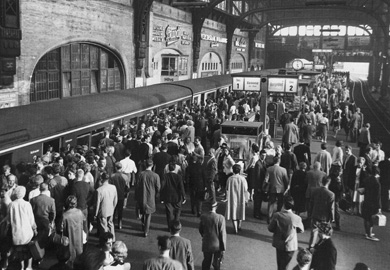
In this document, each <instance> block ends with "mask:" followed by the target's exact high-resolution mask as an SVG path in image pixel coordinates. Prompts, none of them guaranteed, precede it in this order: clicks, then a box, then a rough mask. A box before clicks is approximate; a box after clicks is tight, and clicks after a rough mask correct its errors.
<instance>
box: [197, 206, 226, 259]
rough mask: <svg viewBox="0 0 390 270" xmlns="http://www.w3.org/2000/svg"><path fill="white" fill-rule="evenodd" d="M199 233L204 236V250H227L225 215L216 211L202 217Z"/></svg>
mask: <svg viewBox="0 0 390 270" xmlns="http://www.w3.org/2000/svg"><path fill="white" fill-rule="evenodd" d="M199 233H200V235H201V236H202V251H203V252H217V251H225V250H226V222H225V217H224V216H222V215H220V214H217V213H215V212H209V213H206V214H203V215H202V216H201V217H200V223H199Z"/></svg>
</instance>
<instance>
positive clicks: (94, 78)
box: [91, 71, 98, 94]
mask: <svg viewBox="0 0 390 270" xmlns="http://www.w3.org/2000/svg"><path fill="white" fill-rule="evenodd" d="M97 74H98V72H97V71H91V94H92V93H97V88H98V87H97V84H98V82H97Z"/></svg>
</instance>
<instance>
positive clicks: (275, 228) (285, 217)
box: [268, 209, 304, 251]
mask: <svg viewBox="0 0 390 270" xmlns="http://www.w3.org/2000/svg"><path fill="white" fill-rule="evenodd" d="M268 230H269V231H270V232H272V233H274V236H273V240H272V246H273V247H275V248H276V249H279V250H284V251H295V250H297V249H298V237H297V232H303V231H304V227H303V223H302V219H301V217H299V216H298V215H296V214H294V213H293V212H292V211H287V210H284V209H283V210H282V211H280V212H276V213H275V214H274V215H273V217H272V219H271V222H270V224H269V225H268Z"/></svg>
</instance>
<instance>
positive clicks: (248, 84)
mask: <svg viewBox="0 0 390 270" xmlns="http://www.w3.org/2000/svg"><path fill="white" fill-rule="evenodd" d="M232 78H233V85H232V89H233V91H252V92H260V82H261V78H260V77H253V76H251V77H245V76H237V77H235V76H232Z"/></svg>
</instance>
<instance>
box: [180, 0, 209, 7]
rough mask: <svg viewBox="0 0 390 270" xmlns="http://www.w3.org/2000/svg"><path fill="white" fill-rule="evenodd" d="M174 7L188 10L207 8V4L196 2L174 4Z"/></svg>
mask: <svg viewBox="0 0 390 270" xmlns="http://www.w3.org/2000/svg"><path fill="white" fill-rule="evenodd" d="M172 6H173V7H188V8H201V7H205V6H207V3H206V2H202V1H195V2H173V3H172Z"/></svg>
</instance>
